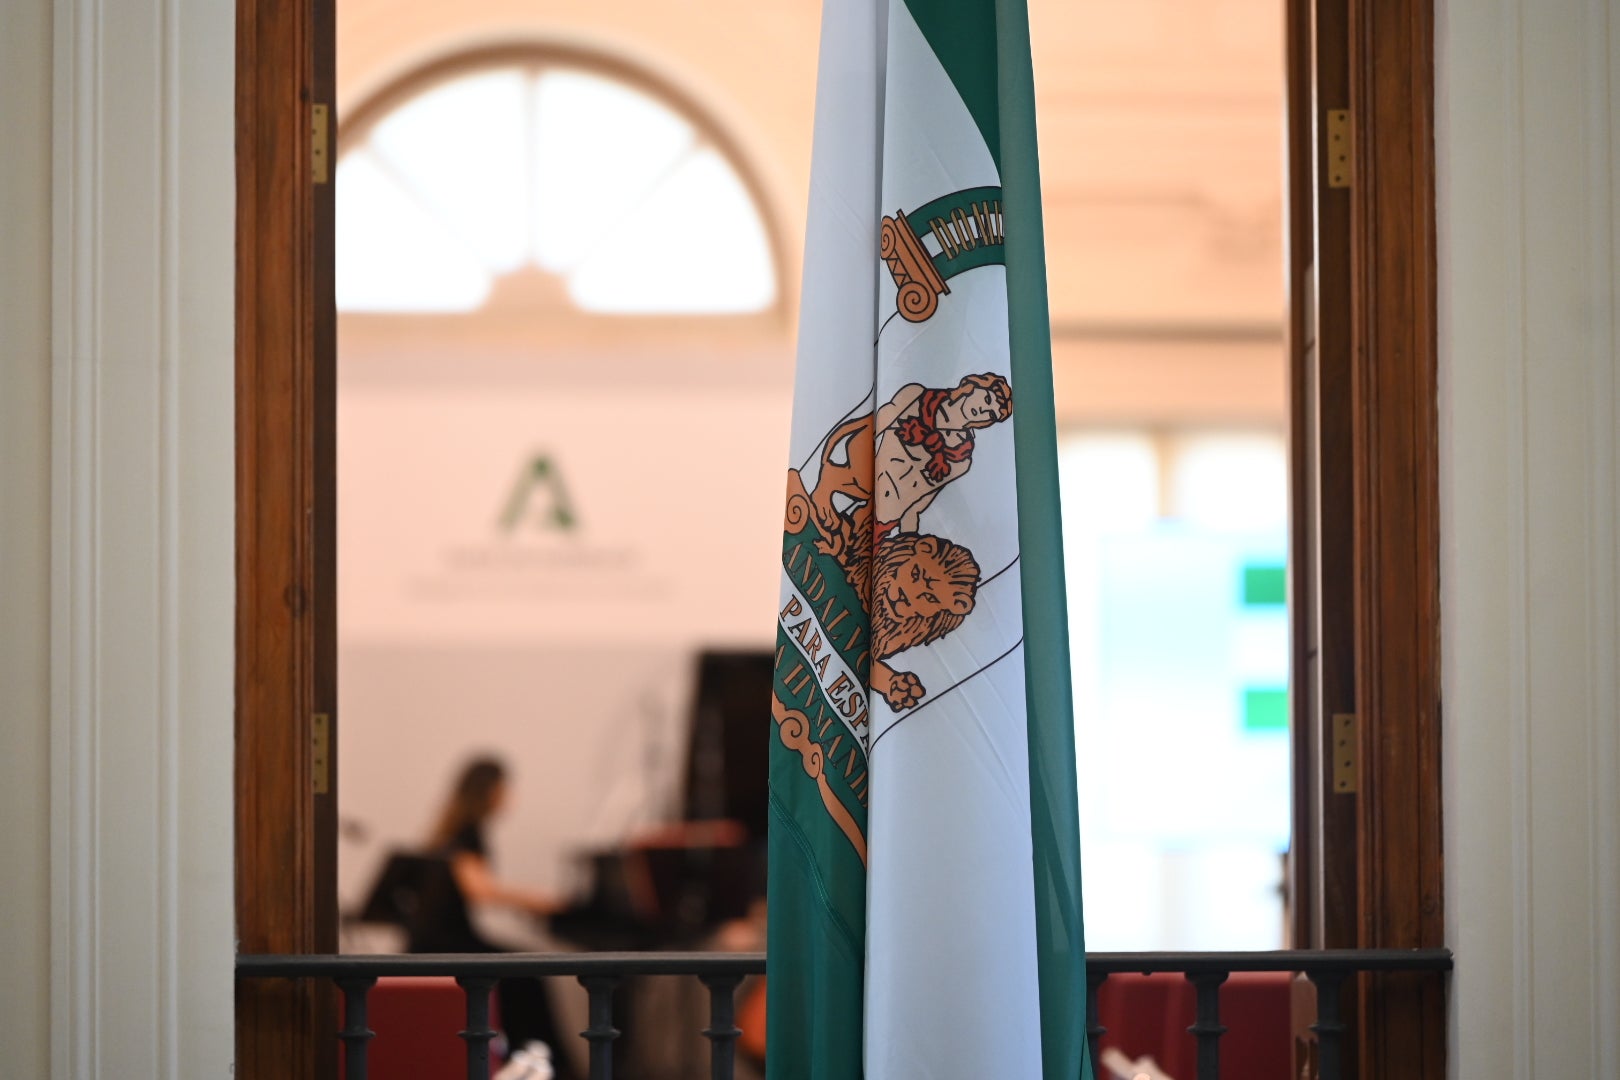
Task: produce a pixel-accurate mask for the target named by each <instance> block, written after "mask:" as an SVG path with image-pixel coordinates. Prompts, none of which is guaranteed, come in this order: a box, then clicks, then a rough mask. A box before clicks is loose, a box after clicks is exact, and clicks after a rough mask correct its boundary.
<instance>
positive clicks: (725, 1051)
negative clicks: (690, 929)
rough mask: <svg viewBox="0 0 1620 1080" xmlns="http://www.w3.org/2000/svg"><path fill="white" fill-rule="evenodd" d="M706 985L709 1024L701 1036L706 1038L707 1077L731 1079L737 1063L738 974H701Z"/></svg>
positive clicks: (740, 1030)
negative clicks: (707, 1049) (707, 990)
mask: <svg viewBox="0 0 1620 1080" xmlns="http://www.w3.org/2000/svg"><path fill="white" fill-rule="evenodd" d="M699 978H701V979H702V980H703V985H704V986H707V987H708V988H709V1026H708V1027H706V1028H704V1029H703V1035H704V1037H705V1038H707V1039H708V1040H709V1080H733V1078H734V1076H735V1074H736V1065H737V1036H739V1035H741V1034H742V1029H740V1028H739V1027H737V998H736V992H737V984H738V983H740V982H742V976H741V975H702V976H699Z"/></svg>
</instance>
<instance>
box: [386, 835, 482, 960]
mask: <svg viewBox="0 0 1620 1080" xmlns="http://www.w3.org/2000/svg"><path fill="white" fill-rule="evenodd" d="M462 852H466V853H468V854H472V855H477V856H479V857H480V858H485V859H487V858H488V850H487V849H486V848H485V846H484V830H483V828H482V827H481V826H480V825H479V824H478V823H477V822H469V823H467V824H466V825H464V826H463V827H462V829H461V831H460V832H458V833H456V835H455V836H453V837H451V838H450V842H449V843H448V844H445V845H444V846H443V847H442V848H440V849H439V850H437V851H435V852H432V854H433V855H436V856H439V857H440V858H442V859H443V860H444V862H443V869H442V874H439V875H436V876H437V877H438V880H436V881H432V882H429V883H427V885H426V886H425V887H424V888H423V890H422V895H421V901H420V903H421V906H420V908H419V909H418V913H417V917H416V919H415V920H414V921H413V923H412V925H411V928H410V944H409V946H408V948H409V949H410V951H411V952H419V953H428V952H471V953H481V952H496V951H498V950H497V949H496V948H495V947H494V946H493V945H491V944H490V943H489V942H487V941H485V940H484V939H483V938H482V937H480V936H479V935H478V931H476V930H474V929H473V925H472V919H471V918H470V917H469V914H468V911H467V898H466V897H465V896H463V895H461V887H460V886H459V885H457V884H456V878H455V874H454V873H453V872H452V871H451V868H450V864H451V862H452V860H454V858H455V857H456V856H457V855H458V854H461V853H462Z"/></svg>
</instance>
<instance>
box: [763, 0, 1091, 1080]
mask: <svg viewBox="0 0 1620 1080" xmlns="http://www.w3.org/2000/svg"><path fill="white" fill-rule="evenodd" d="M1024 4H1025V0H825V3H824V10H823V16H822V36H821V70H820V76H819V87H818V90H817V98H816V129H815V131H816V134H815V158H814V167H813V173H812V179H811V189H810V217H809V224H808V236H807V239H806V248H805V271H804V272H805V281H804V302H803V306H802V310H801V314H800V333H799V359H798V380H797V388H796V391H795V393H796V400H795V412H794V423H793V436H792V460H791V467H790V469H789V472H788V484H787V488H788V494H787V511H786V518H785V527H784V536H783V542H782V569H783V573H782V605H781V612H780V624H779V626H778V631H777V659H776V685H775V690H776V695H775V700H774V702H773V710H772V711H773V716H774V720H775V724H774V735H773V738H772V757H771V848H770V886H769V904H770V941H769V950H770V952H769V956H770V977H769V987H770V990H769V997H768V1002H769V1004H768V1014H769V1015H768V1024H767V1048H768V1056H769V1061H768V1069H767V1072H768V1075H769V1077H770V1080H796V1078H799V1077H805V1078H819V1080H855V1078H857V1077H860V1076H862V1075H863V1074H864V1076H865V1077H866V1078H867V1080H899V1078H912V1077H916V1078H919V1080H921V1078H927V1080H951V1078H961V1080H1031V1078H1037V1077H1042V1078H1046V1080H1059V1078H1061V1080H1076V1078H1078V1077H1081V1076H1083V1075H1089V1072H1090V1070H1089V1066H1088V1065H1087V1064H1086V1062H1085V1019H1084V1016H1085V1011H1084V1010H1085V1005H1084V1003H1085V970H1084V960H1085V946H1084V939H1083V935H1082V931H1081V921H1080V867H1079V837H1078V829H1077V826H1076V809H1075V803H1076V791H1075V758H1074V728H1073V724H1072V720H1071V696H1070V689H1069V674H1068V670H1069V669H1068V665H1069V658H1068V642H1067V636H1066V629H1065V611H1064V601H1063V567H1062V544H1061V539H1060V535H1059V524H1058V485H1057V474H1056V462H1055V457H1056V455H1055V438H1054V422H1053V409H1052V378H1051V354H1050V339H1049V331H1048V322H1047V309H1046V279H1045V269H1044V253H1043V250H1042V241H1041V206H1040V183H1039V177H1038V173H1037V168H1036V155H1035V109H1034V91H1033V85H1032V80H1031V74H1030V61H1029V30H1028V23H1027V17H1026V12H1025V7H1024Z"/></svg>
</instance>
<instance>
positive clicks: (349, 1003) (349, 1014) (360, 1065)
mask: <svg viewBox="0 0 1620 1080" xmlns="http://www.w3.org/2000/svg"><path fill="white" fill-rule="evenodd" d="M337 984H338V989H340V990H342V991H343V1030H342V1031H340V1032H338V1038H339V1039H341V1040H343V1075H344V1077H345V1080H366V1045H367V1043H369V1042H370V1041H371V1037H372V1036H373V1035H375V1034H377V1033H376V1032H375V1031H372V1030H371V1029H370V1028H369V1027H367V1026H366V994H367V993H368V992H369V991H370V990H371V988H372V987H373V986H375V985H377V980H376V979H374V978H371V977H369V976H363V975H348V976H344V977H342V978H339V979H338V980H337Z"/></svg>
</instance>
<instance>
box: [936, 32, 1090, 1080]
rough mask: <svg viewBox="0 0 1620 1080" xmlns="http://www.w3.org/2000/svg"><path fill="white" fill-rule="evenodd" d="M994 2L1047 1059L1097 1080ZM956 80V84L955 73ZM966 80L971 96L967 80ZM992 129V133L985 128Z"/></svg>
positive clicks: (1028, 321) (1044, 355) (1055, 531)
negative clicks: (1091, 1047) (1088, 1033)
mask: <svg viewBox="0 0 1620 1080" xmlns="http://www.w3.org/2000/svg"><path fill="white" fill-rule="evenodd" d="M992 2H993V4H994V12H995V22H996V25H995V36H994V40H995V42H996V46H997V48H996V55H997V65H996V68H997V83H998V88H999V91H1000V94H999V100H1000V123H999V125H998V130H999V141H992V142H991V146H992V148H994V147H996V146H998V145H999V147H1000V153H999V155H998V162H997V163H998V165H999V166H1000V169H1001V184H1002V211H1003V213H1004V214H1005V221H1006V232H1007V240H1006V253H1007V321H1008V334H1009V337H1010V342H1011V349H1012V385H1013V394H1014V396H1015V398H1016V401H1017V410H1018V413H1017V419H1016V421H1015V426H1014V429H1013V438H1014V453H1015V458H1016V461H1017V468H1018V544H1019V549H1020V551H1021V552H1022V556H1023V558H1022V573H1021V577H1022V582H1023V585H1022V588H1023V603H1024V649H1025V653H1024V670H1025V672H1026V675H1025V692H1026V696H1027V708H1028V712H1029V797H1030V823H1031V832H1032V836H1033V840H1034V845H1035V933H1036V949H1037V956H1038V960H1039V964H1040V987H1041V1058H1042V1061H1043V1064H1044V1070H1043V1071H1044V1080H1077V1078H1079V1077H1087V1078H1089V1077H1090V1076H1091V1075H1092V1066H1091V1062H1090V1060H1089V1053H1088V1051H1087V1046H1086V1039H1085V1030H1086V1023H1085V1016H1086V1011H1085V1010H1086V973H1085V955H1086V954H1085V947H1086V946H1085V931H1084V927H1083V926H1082V923H1081V913H1080V824H1079V806H1078V802H1079V798H1078V786H1077V781H1076V778H1075V757H1074V694H1073V691H1072V689H1071V687H1070V682H1069V633H1068V608H1067V605H1066V603H1065V600H1064V589H1063V531H1062V524H1061V521H1060V518H1059V510H1058V474H1057V419H1056V415H1055V412H1054V408H1053V401H1052V341H1051V320H1050V316H1049V314H1048V312H1047V306H1046V251H1045V245H1044V241H1043V239H1042V223H1041V181H1040V163H1039V160H1038V158H1037V155H1036V144H1035V82H1034V72H1033V70H1032V68H1031V66H1030V57H1029V13H1028V11H1027V9H1026V8H1025V0H979V2H978V3H976V4H972V5H971V6H972V7H973V8H975V9H982V10H984V11H988V10H989V9H990V8H991V6H992ZM939 6H949V7H953V8H959V7H964V6H969V5H966V4H964V3H953V4H950V5H939ZM914 8H915V5H914ZM930 41H932V39H930ZM942 59H943V57H942ZM952 78H953V80H955V79H956V75H955V74H954V73H953V75H952ZM956 81H957V85H958V86H961V85H962V82H961V80H956ZM964 96H966V95H964ZM969 107H970V108H971V107H972V106H971V103H970V105H969ZM974 115H975V116H977V115H978V114H977V113H975V114H974ZM980 126H981V128H983V126H984V125H983V124H982V122H981V125H980Z"/></svg>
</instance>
